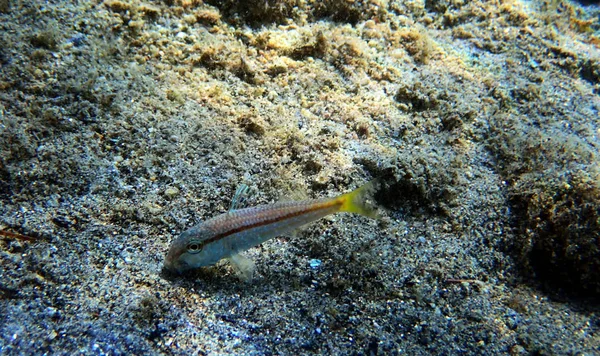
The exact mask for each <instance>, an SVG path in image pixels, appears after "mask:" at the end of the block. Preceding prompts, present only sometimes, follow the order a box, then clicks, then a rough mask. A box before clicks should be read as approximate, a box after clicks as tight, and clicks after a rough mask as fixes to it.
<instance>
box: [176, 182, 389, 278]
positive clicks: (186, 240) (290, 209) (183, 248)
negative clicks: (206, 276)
mask: <svg viewBox="0 0 600 356" xmlns="http://www.w3.org/2000/svg"><path fill="white" fill-rule="evenodd" d="M377 186H378V180H377V179H375V180H372V181H370V182H369V183H367V184H365V185H363V186H361V187H359V188H358V189H355V190H353V191H351V192H349V193H346V194H342V195H339V196H336V197H331V198H320V199H309V200H299V201H283V202H277V203H273V204H267V205H259V206H255V207H249V208H243V209H235V207H236V203H237V199H238V198H239V195H240V194H238V193H236V196H235V197H234V200H233V202H232V209H230V210H229V211H228V212H226V213H223V214H221V215H218V216H215V217H213V218H211V219H209V220H206V221H205V222H203V223H200V224H198V225H195V226H193V227H191V228H190V229H188V230H186V231H184V232H183V233H181V234H180V235H179V236H178V237H177V238H176V239H174V240H173V241H172V243H171V246H170V248H169V251H168V253H167V255H166V257H165V261H164V270H165V271H167V272H169V273H175V274H182V273H184V272H186V271H189V270H193V269H198V268H201V267H205V266H211V265H214V264H215V263H217V262H218V261H220V260H221V259H224V258H228V259H229V260H230V262H231V263H232V265H233V267H234V269H235V271H236V274H238V276H239V277H240V278H241V279H245V280H250V279H251V278H252V275H253V273H254V263H253V262H252V261H251V260H250V259H248V258H246V257H245V256H243V255H242V254H241V253H242V252H244V251H246V250H248V249H250V248H252V247H255V246H257V245H260V244H261V243H263V242H265V241H267V240H269V239H271V238H274V237H277V236H281V235H285V234H286V233H289V232H292V231H294V230H296V229H298V228H300V227H302V226H304V225H307V224H309V223H311V222H314V221H316V220H319V219H321V218H323V217H325V216H328V215H331V214H335V213H343V212H345V213H354V214H360V215H363V216H366V217H369V218H373V219H377V218H378V217H379V214H378V210H377V208H376V206H374V205H373V204H372V201H373V197H374V193H375V191H376V188H377ZM238 192H239V189H238Z"/></svg>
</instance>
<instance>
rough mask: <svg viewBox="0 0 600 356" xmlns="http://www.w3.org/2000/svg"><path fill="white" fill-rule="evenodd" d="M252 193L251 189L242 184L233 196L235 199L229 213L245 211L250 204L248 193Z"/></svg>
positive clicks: (232, 200)
mask: <svg viewBox="0 0 600 356" xmlns="http://www.w3.org/2000/svg"><path fill="white" fill-rule="evenodd" d="M249 191H250V188H249V187H248V186H247V185H246V184H244V183H242V184H240V185H239V186H238V187H237V189H236V190H235V194H234V195H233V198H232V199H231V206H230V207H229V211H233V210H237V209H243V208H244V207H245V206H246V204H247V203H248V192H249Z"/></svg>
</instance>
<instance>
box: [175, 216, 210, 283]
mask: <svg viewBox="0 0 600 356" xmlns="http://www.w3.org/2000/svg"><path fill="white" fill-rule="evenodd" d="M213 236H214V233H213V232H212V231H210V230H209V229H206V228H204V227H203V225H202V224H200V225H198V226H195V227H193V228H191V229H189V230H187V231H185V232H183V233H182V234H181V235H179V237H177V238H176V239H175V240H174V241H173V242H172V243H171V247H170V248H169V252H168V253H167V257H166V258H165V263H164V268H165V269H166V270H167V271H169V272H172V273H173V272H174V273H178V274H180V273H183V272H185V271H188V270H191V269H195V268H199V267H203V266H209V265H212V264H215V263H217V261H218V260H219V259H220V258H221V256H219V255H216V254H215V251H212V250H213V246H211V244H209V243H208V242H209V241H210V239H211V237H213Z"/></svg>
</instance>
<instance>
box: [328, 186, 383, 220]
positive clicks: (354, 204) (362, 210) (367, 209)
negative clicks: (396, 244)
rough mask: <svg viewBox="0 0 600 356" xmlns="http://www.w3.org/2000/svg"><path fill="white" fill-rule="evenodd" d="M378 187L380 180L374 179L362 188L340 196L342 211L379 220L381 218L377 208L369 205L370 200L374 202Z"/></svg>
mask: <svg viewBox="0 0 600 356" xmlns="http://www.w3.org/2000/svg"><path fill="white" fill-rule="evenodd" d="M378 185H379V180H378V179H373V180H372V181H370V182H369V183H367V184H365V185H363V186H361V187H360V188H357V189H355V190H353V191H351V192H350V193H346V194H343V195H341V196H339V197H338V199H340V200H342V206H341V207H340V211H343V212H348V213H355V214H360V215H364V216H367V217H370V218H372V219H377V218H378V217H379V214H378V213H377V208H376V207H375V206H373V205H371V204H369V202H368V200H373V195H374V194H375V191H376V190H377V187H378Z"/></svg>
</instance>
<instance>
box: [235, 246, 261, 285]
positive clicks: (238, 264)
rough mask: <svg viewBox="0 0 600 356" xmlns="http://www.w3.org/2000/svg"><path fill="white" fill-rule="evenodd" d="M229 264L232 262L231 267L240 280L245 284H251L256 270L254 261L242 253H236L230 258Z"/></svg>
mask: <svg viewBox="0 0 600 356" xmlns="http://www.w3.org/2000/svg"><path fill="white" fill-rule="evenodd" d="M229 262H231V266H232V267H233V270H234V271H235V274H236V276H238V278H239V279H241V280H242V281H244V282H250V281H251V280H252V277H254V271H255V270H256V266H255V264H254V261H252V260H251V259H250V258H248V257H246V256H244V255H242V254H241V253H236V254H233V255H231V256H230V257H229Z"/></svg>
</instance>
